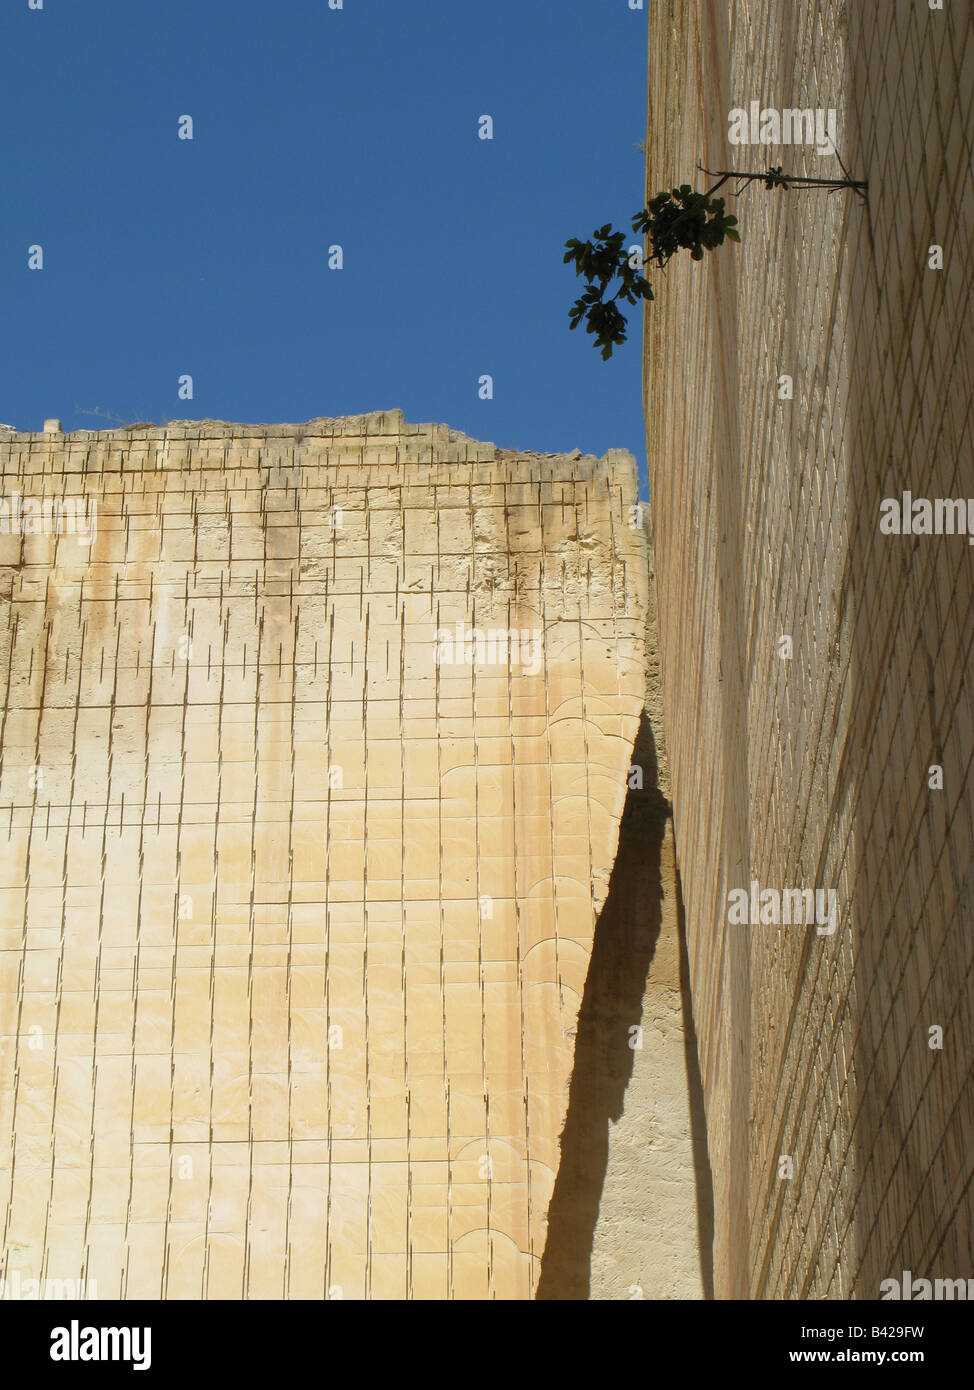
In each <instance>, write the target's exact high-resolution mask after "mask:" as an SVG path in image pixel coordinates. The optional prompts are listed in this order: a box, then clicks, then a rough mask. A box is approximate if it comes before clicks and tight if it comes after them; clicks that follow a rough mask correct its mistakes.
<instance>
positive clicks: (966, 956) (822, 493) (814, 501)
mask: <svg viewBox="0 0 974 1390" xmlns="http://www.w3.org/2000/svg"><path fill="white" fill-rule="evenodd" d="M649 26H650V46H649V53H650V58H649V123H648V136H647V150H648V161H647V196H648V197H649V196H652V195H654V194H655V193H656V192H657V191H658V190H660V189H663V188H668V187H672V186H674V185H678V184H680V183H684V182H687V183H692V184H693V185H694V186H695V187H697V188H706V187H708V186H709V185H710V183H711V182H712V180H710V179H709V178H708V177H707V176H706V175H705V174H701V173H700V172H699V170H698V168H697V166H698V163H699V164H702V165H704V166H705V167H706V168H708V169H734V168H736V169H747V170H757V169H763V168H767V167H768V165H769V164H776V165H783V166H784V168H785V169H786V170H787V171H788V172H791V173H797V174H805V175H810V176H817V177H823V176H824V177H838V178H841V177H842V169H841V167H840V165H839V163H838V160H837V159H835V158H834V157H831V156H827V157H825V156H821V155H819V154H817V153H816V152H815V151H814V150H813V149H811V148H809V147H807V146H806V147H799V146H791V147H787V148H785V147H780V146H779V147H775V148H769V147H765V146H761V145H757V146H755V145H751V146H740V145H735V144H732V143H730V142H729V139H728V134H729V114H730V112H731V111H732V109H734V108H744V109H747V108H749V105H750V103H751V102H752V101H755V102H758V103H759V104H760V106H761V108H762V109H765V108H771V109H773V108H778V109H785V108H813V109H815V108H818V109H825V110H828V109H830V108H834V109H835V110H836V112H837V130H838V139H837V144H838V149H839V153H840V154H841V156H842V160H843V162H844V164H845V166H846V168H847V169H848V171H849V173H850V174H851V175H853V176H854V177H856V178H859V179H866V180H868V182H869V195H868V196H869V201H868V207H867V206H866V205H865V204H864V203H863V202H862V200H860V199H859V198H857V197H856V196H855V195H854V194H853V193H851V192H848V191H843V192H838V193H834V194H831V195H827V194H826V193H825V192H819V191H800V192H799V191H791V192H786V193H783V192H781V191H776V192H768V191H766V190H764V189H763V187H761V186H758V185H754V186H752V187H751V188H749V189H748V191H747V192H746V193H745V194H743V195H742V196H741V197H740V198H737V199H734V198H733V197H731V196H730V189H728V188H725V189H723V190H721V192H722V193H727V194H728V203H727V208H728V211H733V212H734V213H736V215H737V216H738V218H739V221H740V231H741V235H742V242H741V244H740V245H739V246H732V245H729V244H728V245H725V246H723V247H721V248H719V249H718V250H716V251H715V252H713V253H712V254H708V255H707V257H706V258H705V261H704V263H702V264H696V263H693V262H692V261H691V260H690V259H689V257H677V258H676V259H675V260H674V261H673V262H672V264H671V265H670V267H669V268H668V269H667V271H666V274H665V276H657V277H656V279H657V284H656V286H655V288H656V299H655V301H654V302H653V303H652V304H651V305H648V306H646V312H645V325H646V335H647V337H646V357H645V362H646V370H645V376H644V392H645V410H646V425H647V448H648V459H649V471H650V487H651V497H652V503H653V517H652V519H653V550H654V556H653V559H654V566H655V573H656V582H657V588H658V606H659V620H660V651H661V664H662V672H663V689H664V705H665V715H666V730H667V749H668V756H669V768H670V774H671V780H672V792H673V801H674V818H675V828H676V839H677V852H678V858H679V862H680V869H681V874H682V882H683V891H684V897H685V901H686V914H687V930H688V937H689V952H690V958H691V973H692V984H693V1008H694V1019H695V1023H696V1027H697V1033H698V1036H699V1040H700V1049H701V1069H702V1074H703V1084H704V1088H705V1091H706V1096H707V1118H708V1132H709V1137H710V1157H711V1162H712V1164H713V1170H714V1189H715V1191H714V1196H715V1215H716V1232H715V1279H716V1289H717V1293H718V1295H719V1296H737V1297H755V1298H822V1297H828V1298H843V1297H861V1298H867V1299H872V1298H877V1297H879V1295H880V1282H881V1280H883V1279H884V1278H889V1277H892V1278H897V1279H898V1278H899V1276H900V1273H901V1271H902V1270H904V1269H909V1270H911V1271H913V1272H914V1274H915V1275H917V1276H927V1277H945V1278H946V1277H950V1278H969V1277H970V1276H971V1275H972V1273H974V1265H972V1260H974V1253H972V1250H974V1245H972V1235H974V1215H972V1190H974V1189H972V1176H974V1169H972V1164H974V1091H972V1085H971V1080H972V1071H971V1038H972V1037H974V1014H972V1008H974V1002H972V1001H974V989H972V984H974V980H972V971H974V900H972V895H974V784H972V780H971V760H972V755H974V695H972V687H971V681H970V672H971V665H972V648H974V551H972V550H971V548H970V546H969V544H968V541H967V539H966V537H964V536H950V535H940V536H938V535H922V536H913V537H911V536H903V535H895V536H894V535H886V534H882V533H881V532H880V529H879V520H880V506H881V503H882V501H883V499H884V498H900V497H901V496H902V494H903V492H904V491H910V492H911V493H912V494H913V496H914V497H925V498H968V497H971V498H974V467H972V459H974V440H972V423H971V420H972V417H971V412H970V384H971V380H972V378H974V371H972V342H974V335H972V333H971V283H972V259H971V255H970V247H971V244H972V239H974V225H972V223H974V200H972V194H971V183H970V155H971V151H970V131H971V112H972V102H974V14H972V11H971V7H970V6H969V5H953V4H950V3H947V4H946V5H945V6H944V7H943V9H942V10H931V9H930V8H929V7H928V5H927V4H925V3H914V0H889V3H887V4H884V5H882V6H879V7H877V6H875V5H860V4H845V3H838V0H796V3H792V4H787V5H785V4H781V3H780V0H750V2H749V3H748V4H746V5H743V4H734V5H727V4H722V3H718V0H665V3H661V4H658V5H654V6H653V7H651V9H650V18H649ZM938 245H939V246H940V247H941V248H942V252H943V259H942V269H937V268H934V265H933V264H932V262H935V261H936V256H935V255H933V254H932V252H933V250H934V248H935V247H936V246H938ZM783 375H788V376H790V377H791V378H792V381H793V397H792V398H791V399H788V398H786V397H783V396H782V395H781V393H780V391H779V386H780V385H781V383H780V382H779V378H780V377H781V376H783ZM783 638H790V639H791V643H792V649H791V653H790V655H786V652H787V643H785V644H783V643H782V639H783ZM933 767H940V768H942V775H943V781H942V786H941V787H939V788H938V787H936V786H934V785H932V783H933V782H935V780H936V778H935V775H933V774H932V773H931V768H933ZM753 881H757V882H758V883H759V884H760V885H761V887H762V888H773V889H776V890H783V889H786V888H793V887H794V888H799V887H803V886H804V887H809V888H812V887H815V888H820V889H823V890H834V891H835V892H836V895H837V904H838V919H839V920H838V926H837V930H836V931H835V933H834V934H833V935H819V934H818V933H817V932H816V930H815V929H814V928H803V927H795V926H775V925H770V924H769V925H760V924H758V925H740V924H738V925H733V924H731V923H729V921H728V895H729V892H730V890H732V889H735V888H747V887H748V886H749V885H750V884H751V882H753ZM937 1028H940V1029H942V1032H943V1036H942V1047H938V1046H936V1034H935V1033H932V1032H931V1030H933V1029H937ZM784 1160H789V1161H790V1165H791V1168H792V1176H787V1170H788V1167H789V1164H788V1163H787V1162H785V1161H784Z"/></svg>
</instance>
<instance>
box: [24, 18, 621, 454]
mask: <svg viewBox="0 0 974 1390" xmlns="http://www.w3.org/2000/svg"><path fill="white" fill-rule="evenodd" d="M0 52H2V53H3V58H4V80H3V86H2V91H0V116H2V129H3V137H2V145H0V179H2V192H3V217H2V224H0V293H2V298H3V319H2V323H3V333H2V341H3V348H4V350H3V361H2V375H0V421H3V422H4V423H6V424H10V425H13V426H15V427H16V428H19V429H24V430H28V429H30V430H37V429H40V427H41V423H42V420H43V418H44V417H45V416H57V417H60V419H61V420H62V422H63V424H64V428H65V429H68V430H71V429H85V428H88V429H99V428H105V427H110V425H111V423H112V422H111V421H109V420H105V419H99V418H97V417H96V416H92V415H86V414H84V413H83V412H84V411H86V410H87V411H93V410H96V409H97V410H99V411H102V412H108V413H111V414H113V415H117V416H120V417H122V419H123V420H124V421H129V420H132V419H139V418H142V419H150V420H155V421H160V420H161V419H163V418H176V419H204V418H211V419H222V420H236V421H245V422H251V423H259V422H280V421H291V420H294V421H297V420H305V419H308V418H310V417H313V416H316V415H347V414H355V413H358V412H361V411H368V410H377V409H387V408H393V407H401V408H402V410H403V411H404V412H405V415H406V418H407V419H408V420H413V421H426V420H432V421H441V422H445V423H447V424H449V425H451V426H453V427H454V428H457V429H461V430H464V431H465V432H467V433H468V434H471V435H474V436H475V437H478V438H482V439H490V440H493V441H494V442H495V443H497V444H499V445H501V446H503V447H506V448H521V449H537V450H542V451H552V452H554V451H559V452H560V451H563V450H571V449H573V448H580V449H582V450H583V451H584V452H593V453H598V454H601V453H603V452H604V451H605V449H607V448H619V447H621V448H628V449H631V450H632V451H633V452H634V453H635V454H636V456H637V458H639V459H640V463H641V466H642V465H643V462H644V444H643V427H642V419H641V413H640V363H639V356H640V338H641V333H640V329H639V324H638V315H637V319H636V320H635V321H633V327H632V330H631V332H630V340H629V342H628V343H627V344H626V345H625V347H624V348H622V349H617V351H616V354H615V356H614V357H613V358H612V360H611V361H609V362H602V360H601V358H600V357H599V355H598V353H597V352H596V351H595V349H594V348H593V346H592V339H591V338H590V337H588V336H587V335H586V334H585V333H584V330H583V329H579V330H577V331H576V332H574V333H570V332H569V329H568V317H567V311H568V307H569V304H570V302H571V300H572V299H573V298H574V297H575V294H576V292H577V290H576V286H579V287H580V284H581V282H579V281H576V279H575V277H574V275H573V274H572V272H571V270H570V268H569V267H568V266H565V265H563V264H562V254H563V250H564V247H563V243H564V241H565V239H566V238H567V237H569V236H576V235H581V236H588V235H590V234H591V232H592V230H593V228H594V227H596V226H598V225H600V224H601V223H603V222H607V221H613V222H615V223H616V225H618V226H624V227H625V228H626V229H627V230H628V229H629V218H630V217H631V215H632V213H633V212H635V211H636V209H637V208H638V207H639V206H640V205H641V202H642V192H643V159H642V156H641V154H640V153H639V150H638V149H637V145H638V144H639V142H640V141H641V140H642V139H643V138H644V134H645V129H644V128H645V111H646V100H645V93H646V12H645V10H643V11H638V10H637V11H633V10H630V8H629V3H628V0H344V8H343V9H342V10H340V11H334V10H330V9H329V8H328V2H327V0H260V2H259V3H258V0H162V3H156V2H154V0H86V3H78V0H44V8H43V9H42V10H40V11H34V10H30V9H29V8H28V0H4V3H3V7H2V12H0ZM186 114H188V115H191V116H192V118H193V122H194V139H193V140H192V141H187V140H180V139H178V138H177V124H178V120H179V117H180V116H182V115H186ZM482 114H489V115H491V116H492V118H493V121H494V139H493V140H492V141H482V140H480V139H478V136H477V122H478V118H479V117H480V116H481V115H482ZM333 243H338V244H340V245H341V246H342V247H343V248H344V258H345V265H344V269H343V270H341V271H331V270H329V269H328V265H327V248H328V246H329V245H331V244H333ZM33 244H40V245H41V246H42V247H43V253H44V268H43V270H41V271H30V270H28V268H27V248H28V247H29V246H30V245H33ZM183 373H189V374H191V375H192V377H193V383H194V399H193V400H192V401H191V402H181V401H179V400H178V399H177V395H176V392H177V379H178V378H179V376H180V375H181V374H183ZM483 373H489V374H490V375H491V376H492V377H493V379H494V399H493V400H491V401H482V400H480V399H478V392H477V383H478V378H479V377H480V376H481V375H482V374H483Z"/></svg>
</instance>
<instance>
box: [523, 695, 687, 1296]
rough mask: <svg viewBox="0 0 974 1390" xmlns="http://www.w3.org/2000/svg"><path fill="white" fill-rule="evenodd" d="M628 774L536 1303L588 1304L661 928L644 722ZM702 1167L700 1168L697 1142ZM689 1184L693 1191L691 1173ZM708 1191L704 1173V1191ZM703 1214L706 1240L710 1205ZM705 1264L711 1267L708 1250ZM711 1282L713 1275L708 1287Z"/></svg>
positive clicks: (651, 758) (657, 836)
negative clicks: (635, 782) (638, 773)
mask: <svg viewBox="0 0 974 1390" xmlns="http://www.w3.org/2000/svg"><path fill="white" fill-rule="evenodd" d="M632 765H633V766H636V767H642V769H643V780H644V786H643V788H642V789H641V790H637V789H633V788H631V789H630V790H629V792H628V795H627V797H626V802H625V806H624V808H623V813H622V820H621V823H620V827H619V847H618V850H617V853H616V859H615V863H614V865H613V868H612V876H611V879H610V881H609V891H608V894H607V897H606V900H605V904H604V906H603V908H602V911H601V913H600V914H599V920H598V922H597V924H596V928H595V936H594V940H593V944H592V956H591V960H590V962H589V969H588V975H587V977H586V980H585V989H584V992H583V996H582V1004H581V1008H580V1010H579V1015H578V1028H577V1032H576V1038H575V1060H574V1066H573V1071H572V1079H571V1085H570V1089H569V1098H568V1112H567V1116H566V1120H565V1127H564V1129H563V1131H562V1135H561V1161H560V1163H559V1167H558V1175H557V1178H556V1180H555V1186H554V1191H553V1193H552V1197H551V1203H550V1205H549V1208H548V1236H547V1241H546V1244H545V1249H544V1255H543V1257H542V1261H541V1275H540V1278H539V1282H538V1289H537V1295H536V1296H537V1298H539V1299H543V1300H545V1299H552V1300H557V1299H586V1298H588V1296H589V1291H590V1279H591V1258H592V1246H593V1240H594V1236H595V1228H596V1222H597V1220H598V1215H599V1204H600V1201H601V1198H602V1190H603V1186H604V1182H605V1175H606V1169H607V1166H608V1159H609V1122H610V1121H612V1122H613V1123H617V1122H618V1121H619V1120H620V1118H621V1117H622V1113H623V1108H624V1103H625V1095H626V1088H627V1086H628V1085H629V1080H630V1078H631V1076H632V1067H633V1059H634V1053H633V1050H632V1048H631V1047H630V1037H631V1033H630V1030H631V1029H633V1028H635V1027H638V1026H639V1024H640V1022H641V1020H642V1003H643V995H644V993H645V988H646V979H647V976H648V974H649V968H650V965H651V963H652V960H653V954H654V952H655V950H656V943H657V941H658V939H659V933H660V925H661V921H662V899H663V891H662V879H661V873H660V851H661V847H662V844H663V836H664V833H665V829H666V820H667V816H668V814H669V805H668V803H667V801H666V799H665V797H664V796H663V794H662V792H661V791H660V790H659V787H658V785H657V765H656V747H655V743H654V740H653V733H652V729H651V727H650V723H649V720H648V719H647V718H646V716H645V715H644V716H643V718H642V721H641V723H640V727H639V732H638V734H637V737H636V741H635V744H634V747H633V753H632ZM681 985H682V992H683V994H684V1021H685V1020H686V1011H687V1009H688V1008H689V998H688V985H687V983H686V975H685V971H684V968H683V967H681ZM691 1026H692V1025H691ZM693 1046H694V1075H695V1078H696V1087H697V1092H698V1095H697V1097H696V1098H695V1099H694V1102H693V1113H694V1128H693V1136H694V1154H695V1156H696V1155H697V1152H698V1143H697V1140H698V1137H699V1131H698V1128H697V1125H698V1122H699V1121H701V1120H702V1116H703V1097H702V1090H701V1088H700V1076H699V1069H698V1068H696V1065H695V1064H696V1051H695V1049H696V1042H695V1040H694V1044H693ZM688 1075H689V1058H688ZM703 1158H704V1162H706V1139H705V1137H704V1139H703ZM697 1178H698V1183H699V1182H700V1181H701V1178H702V1174H701V1172H700V1171H699V1169H698V1172H697ZM709 1184H710V1171H709V1164H708V1165H706V1186H707V1191H708V1192H709V1191H710V1186H709ZM699 1201H700V1198H699V1196H698V1202H699ZM709 1210H710V1230H711V1233H712V1229H713V1201H712V1198H711V1199H710V1207H709ZM705 1228H706V1216H705V1214H701V1215H700V1229H701V1232H703V1231H704V1230H705ZM707 1256H708V1258H707V1261H706V1264H707V1265H708V1266H709V1244H708V1248H707ZM712 1282H713V1281H712V1276H711V1278H710V1285H709V1286H710V1287H711V1288H712Z"/></svg>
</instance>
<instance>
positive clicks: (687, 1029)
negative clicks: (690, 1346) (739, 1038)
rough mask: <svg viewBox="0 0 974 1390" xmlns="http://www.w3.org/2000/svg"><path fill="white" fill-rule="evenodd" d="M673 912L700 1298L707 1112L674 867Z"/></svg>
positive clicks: (707, 1267)
mask: <svg viewBox="0 0 974 1390" xmlns="http://www.w3.org/2000/svg"><path fill="white" fill-rule="evenodd" d="M676 914H677V929H678V932H679V937H680V1004H681V1007H682V1011H683V1048H684V1056H685V1058H686V1068H687V1091H688V1093H689V1098H690V1139H691V1143H692V1145H693V1176H694V1189H695V1192H696V1197H697V1245H698V1247H699V1250H700V1274H701V1278H702V1279H703V1296H704V1298H713V1297H714V1179H713V1174H712V1173H711V1171H710V1153H709V1150H708V1148H707V1112H706V1109H705V1106H704V1098H703V1079H702V1077H701V1075H700V1055H699V1053H698V1051H697V1030H696V1029H695V1028H694V1026H693V995H692V994H691V992H690V957H689V955H688V953H687V925H686V918H685V916H684V913H683V884H682V882H681V879H680V870H679V868H677V870H676Z"/></svg>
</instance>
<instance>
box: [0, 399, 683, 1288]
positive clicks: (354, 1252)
mask: <svg viewBox="0 0 974 1390" xmlns="http://www.w3.org/2000/svg"><path fill="white" fill-rule="evenodd" d="M0 464H2V474H3V476H2V484H3V487H2V491H3V497H4V499H6V500H7V502H8V504H9V508H10V510H8V513H7V525H6V528H5V529H4V528H0V532H2V533H0V689H2V708H3V713H2V725H0V754H2V763H0V841H2V846H3V853H2V856H0V913H2V915H0V1248H2V1251H3V1262H4V1263H3V1271H2V1272H3V1274H4V1275H5V1276H6V1277H8V1278H9V1277H11V1276H12V1275H13V1274H15V1273H19V1274H21V1275H22V1276H23V1277H24V1278H33V1279H43V1278H47V1279H64V1280H67V1279H70V1280H86V1281H88V1286H89V1291H92V1292H93V1291H94V1286H97V1296H98V1297H102V1298H105V1297H118V1296H120V1295H122V1296H126V1297H129V1298H133V1297H148V1298H155V1297H187V1298H199V1297H210V1298H239V1297H256V1298H280V1297H310V1298H320V1297H324V1296H330V1297H337V1296H342V1297H345V1298H353V1297H364V1296H369V1297H390V1298H401V1297H436V1298H444V1297H466V1298H471V1297H527V1296H530V1295H531V1293H532V1291H533V1290H534V1288H535V1286H536V1283H537V1280H538V1276H539V1270H540V1262H541V1255H542V1252H543V1248H544V1244H545V1237H546V1217H547V1212H548V1204H549V1199H550V1197H551V1193H552V1189H553V1185H554V1181H555V1174H556V1172H557V1170H558V1165H559V1140H560V1136H561V1133H562V1128H563V1125H564V1123H565V1118H566V1111H567V1107H568V1089H569V1078H570V1073H571V1069H572V1063H573V1049H574V1030H575V1026H576V1021H577V1017H578V1012H579V1005H580V1000H581V997H582V992H583V987H584V983H585V980H586V975H587V972H588V968H589V956H590V952H591V948H592V940H593V932H594V929H595V924H596V920H597V918H598V916H599V912H600V909H601V908H602V906H603V903H604V901H605V899H606V896H607V893H608V889H609V881H610V873H611V870H612V867H613V862H614V859H615V854H616V845H617V841H618V837H619V822H620V817H621V814H622V811H623V805H624V802H625V801H626V797H627V778H628V773H629V768H630V761H631V757H632V750H633V746H634V742H635V740H636V736H637V732H638V730H639V728H640V720H641V715H642V709H643V698H644V684H645V672H644V657H643V641H644V622H645V616H646V600H647V565H646V541H645V536H644V534H643V532H642V531H641V530H640V529H638V528H637V527H633V526H631V525H630V524H629V518H630V509H631V507H632V504H633V503H634V501H635V496H636V471H635V464H634V461H633V460H632V458H631V457H630V456H629V455H628V454H625V453H621V452H618V451H615V452H610V453H609V454H608V455H607V456H606V458H605V459H603V460H596V459H594V458H591V457H585V458H582V457H580V456H578V455H574V456H571V457H567V456H558V457H556V456H538V455H524V454H513V453H509V452H504V451H501V450H498V449H495V448H494V446H493V445H489V444H480V443H477V442H475V441H472V440H469V439H467V438H465V437H464V436H463V435H460V434H457V433H455V432H452V431H450V430H448V429H446V428H445V427H442V426H417V425H407V424H404V423H403V420H402V416H401V413H400V412H396V411H393V412H386V413H381V414H374V415H368V416H358V417H350V418H347V419H340V420H314V421H311V422H309V423H308V424H305V425H301V426H291V425H288V426H277V427H263V426H255V427H250V426H239V425H223V424H218V423H217V424H213V423H209V422H207V423H203V424H194V423H188V424H178V423H177V424H173V425H170V426H168V427H167V428H165V429H157V428H154V427H135V428H132V429H130V430H128V431H122V430H119V431H108V432H102V433H90V432H79V433H76V434H72V435H62V434H60V433H57V432H52V433H43V434H27V435H23V434H16V433H14V432H13V431H11V430H8V429H0ZM16 497H19V498H20V500H19V501H17V502H15V501H14V499H15V498H16ZM54 498H58V499H62V505H61V511H62V517H61V520H62V522H65V518H66V517H67V518H68V519H70V518H71V517H72V516H74V517H75V520H77V515H76V513H74V511H73V510H72V508H73V503H74V501H75V499H79V498H82V499H86V503H87V505H88V506H89V507H90V506H91V505H93V506H94V508H95V514H94V522H95V524H94V529H93V535H92V536H91V537H90V539H89V540H86V539H85V537H84V536H79V535H78V534H76V533H72V532H71V531H70V530H69V529H66V523H65V526H62V529H61V533H60V534H50V535H49V534H44V522H43V517H44V513H43V509H41V510H40V511H38V510H37V508H36V504H42V503H43V502H44V501H45V500H48V501H49V500H50V499H54ZM47 515H48V517H49V518H50V516H51V515H52V513H51V511H50V509H48V513H47ZM88 515H89V513H88V512H87V511H86V512H85V513H83V516H84V517H87V516H88ZM15 519H16V524H14V522H15ZM35 522H38V524H39V526H40V529H39V530H36V529H35V526H34V523H35ZM457 624H462V625H463V641H462V642H461V644H460V645H459V646H458V645H457V637H458V634H457V626H456V625H457ZM492 633H493V636H491V634H492ZM500 633H503V634H504V646H503V650H502V649H501V647H500V646H499V645H498V643H499V641H500V639H499V637H498V634H500ZM478 634H479V636H478ZM511 634H518V641H519V647H518V650H517V652H516V653H515V652H513V651H512V650H511V649H510V646H509V641H510V638H511ZM467 639H469V640H470V641H471V642H472V645H464V644H463V643H464V642H466V641H467ZM480 640H482V641H483V643H484V645H483V648H480V647H478V645H477V643H478V641H480ZM490 643H492V644H493V645H489V644H490ZM451 644H452V645H451ZM471 658H472V660H471ZM644 857H645V855H644ZM638 983H639V987H640V988H641V982H638ZM670 993H671V994H672V990H671V991H670ZM638 1002H639V992H638V990H637V994H636V1005H637V1013H636V1017H637V1019H638V1017H639V1014H638ZM623 1036H625V1035H624V1034H623ZM631 1055H632V1054H630V1056H631ZM681 1064H682V1059H681ZM627 1275H629V1282H632V1276H631V1274H629V1271H628V1269H625V1268H624V1269H623V1270H622V1272H621V1275H620V1278H623V1279H624V1278H626V1276H627ZM619 1296H622V1297H626V1296H628V1295H627V1294H626V1293H625V1292H623V1293H622V1294H621V1295H619Z"/></svg>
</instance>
